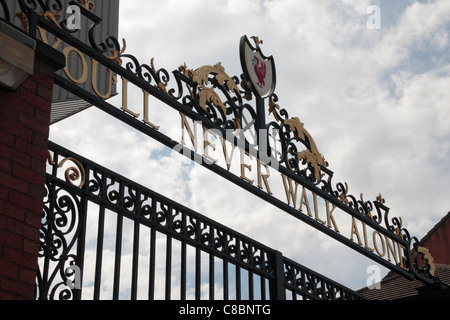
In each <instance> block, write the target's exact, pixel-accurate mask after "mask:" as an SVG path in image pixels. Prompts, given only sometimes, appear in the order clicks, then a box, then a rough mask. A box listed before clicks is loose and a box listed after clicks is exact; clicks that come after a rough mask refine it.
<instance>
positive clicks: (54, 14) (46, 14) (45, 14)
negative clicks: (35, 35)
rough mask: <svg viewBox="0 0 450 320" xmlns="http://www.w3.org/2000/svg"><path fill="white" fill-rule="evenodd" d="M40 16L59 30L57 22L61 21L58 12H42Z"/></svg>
mask: <svg viewBox="0 0 450 320" xmlns="http://www.w3.org/2000/svg"><path fill="white" fill-rule="evenodd" d="M41 16H43V17H45V18H47V20H49V21H51V22H53V23H54V24H55V25H57V26H58V27H59V28H61V26H60V25H59V23H58V21H59V20H60V19H61V13H60V12H59V11H58V10H55V11H53V12H51V11H45V12H42V13H41Z"/></svg>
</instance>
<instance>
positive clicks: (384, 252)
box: [372, 231, 386, 257]
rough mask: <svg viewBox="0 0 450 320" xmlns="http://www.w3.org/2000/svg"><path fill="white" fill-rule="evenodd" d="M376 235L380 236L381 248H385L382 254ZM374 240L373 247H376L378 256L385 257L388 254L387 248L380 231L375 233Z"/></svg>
mask: <svg viewBox="0 0 450 320" xmlns="http://www.w3.org/2000/svg"><path fill="white" fill-rule="evenodd" d="M375 235H378V238H379V239H380V241H381V246H382V248H383V250H382V251H381V252H380V249H379V248H378V245H377V241H376V237H375ZM372 239H373V245H374V246H375V251H376V252H377V253H378V255H379V256H380V257H384V255H385V254H386V246H385V244H384V238H383V237H382V236H381V234H380V233H379V232H378V231H374V232H373V234H372Z"/></svg>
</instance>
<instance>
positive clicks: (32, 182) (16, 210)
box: [0, 41, 65, 300]
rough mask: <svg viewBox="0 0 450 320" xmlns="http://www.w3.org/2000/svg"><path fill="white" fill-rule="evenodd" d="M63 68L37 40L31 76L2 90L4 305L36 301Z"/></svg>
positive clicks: (0, 271) (0, 279) (0, 295)
mask: <svg viewBox="0 0 450 320" xmlns="http://www.w3.org/2000/svg"><path fill="white" fill-rule="evenodd" d="M2 45H3V44H2ZM64 63H65V59H64V56H63V55H62V54H61V53H60V52H59V51H56V50H54V49H53V48H51V47H49V46H47V45H45V44H44V43H42V42H40V41H37V44H36V50H35V64H34V74H33V75H32V77H31V78H30V79H29V80H27V81H26V82H25V83H24V84H23V85H22V86H21V87H20V88H19V89H18V90H17V91H16V92H8V91H5V90H4V89H1V88H0V300H6V299H8V300H19V299H27V300H31V299H34V294H35V283H36V270H37V260H38V257H37V256H38V249H39V228H40V227H41V218H42V210H43V197H44V193H45V168H46V160H47V150H48V149H47V148H48V136H49V127H50V110H51V102H52V90H53V74H54V72H55V71H56V70H58V69H60V68H62V67H63V66H64Z"/></svg>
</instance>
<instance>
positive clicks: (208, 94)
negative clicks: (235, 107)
mask: <svg viewBox="0 0 450 320" xmlns="http://www.w3.org/2000/svg"><path fill="white" fill-rule="evenodd" d="M198 96H199V101H198V103H199V105H200V107H201V108H202V109H203V110H205V111H206V104H207V103H208V102H210V103H212V104H213V105H214V106H216V107H219V108H221V109H222V112H223V114H226V112H227V108H226V107H225V105H224V104H223V103H222V100H220V97H219V95H218V94H217V93H216V92H215V91H214V89H212V88H206V87H202V90H201V91H200V93H199V95H198Z"/></svg>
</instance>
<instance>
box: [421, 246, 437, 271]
mask: <svg viewBox="0 0 450 320" xmlns="http://www.w3.org/2000/svg"><path fill="white" fill-rule="evenodd" d="M417 252H418V253H420V254H421V255H422V259H423V260H425V261H426V263H427V265H428V267H429V273H430V274H431V275H432V276H433V277H434V275H435V273H436V266H435V265H434V258H433V256H432V255H431V253H430V250H428V249H427V248H424V247H418V248H417Z"/></svg>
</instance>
